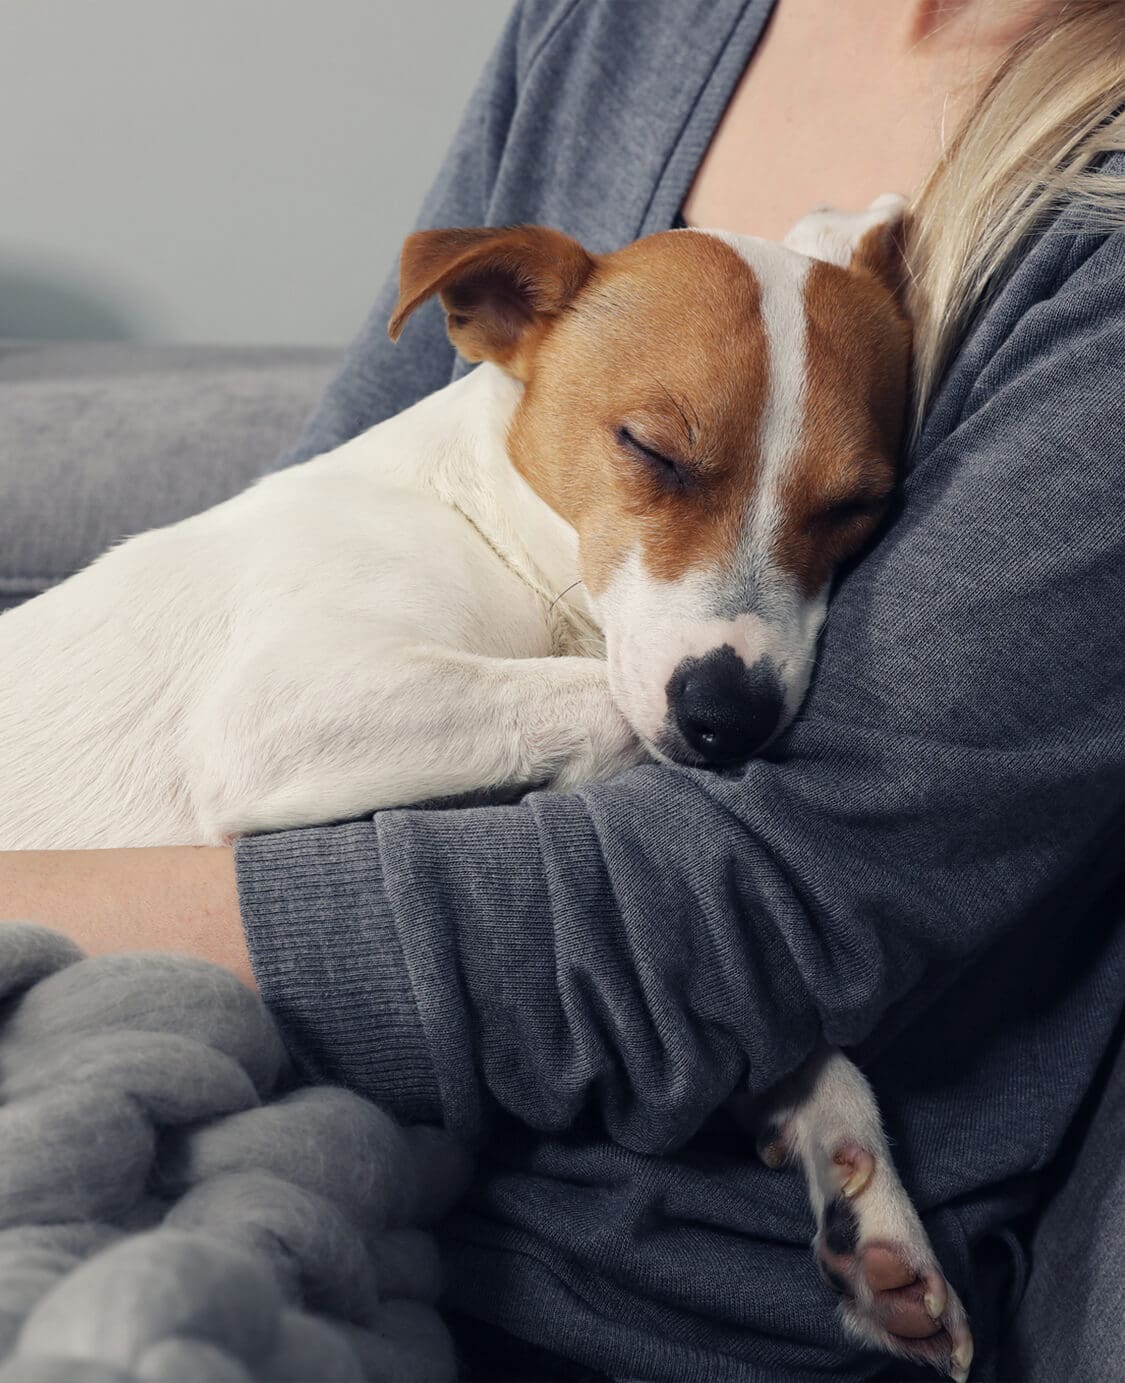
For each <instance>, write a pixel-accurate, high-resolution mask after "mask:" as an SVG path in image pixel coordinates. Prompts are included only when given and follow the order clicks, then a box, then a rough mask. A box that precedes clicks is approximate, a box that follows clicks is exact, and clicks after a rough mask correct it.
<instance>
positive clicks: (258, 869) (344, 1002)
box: [235, 822, 440, 1122]
mask: <svg viewBox="0 0 1125 1383" xmlns="http://www.w3.org/2000/svg"><path fill="white" fill-rule="evenodd" d="M235 866H236V871H237V877H238V895H239V902H240V905H241V908H242V921H243V925H244V926H245V928H246V939H247V942H248V945H249V948H250V961H251V964H252V965H253V967H254V974H255V976H256V978H257V981H258V986H259V988H260V990H261V993H262V998H263V1000H264V1001H265V1003H266V1005H267V1006H268V1007H269V1009H270V1011H271V1012H272V1014H273V1016H274V1018H275V1019H276V1020H277V1023H278V1026H279V1027H280V1028H281V1032H282V1036H283V1037H284V1039H285V1041H286V1044H287V1045H288V1047H289V1050H290V1051H291V1052H292V1054H293V1056H294V1058H295V1059H296V1060H297V1061H298V1063H299V1064H300V1065H301V1067H302V1068H303V1070H304V1071H305V1073H306V1074H308V1075H309V1076H311V1077H314V1078H316V1079H319V1080H329V1081H333V1082H337V1083H340V1084H343V1085H346V1086H349V1087H350V1088H351V1089H353V1090H357V1091H359V1092H360V1093H361V1094H363V1095H367V1096H369V1097H370V1098H371V1099H373V1100H375V1101H377V1102H378V1103H379V1104H381V1105H384V1106H385V1107H387V1108H388V1109H389V1110H390V1111H391V1112H393V1113H394V1114H396V1115H397V1116H398V1117H400V1118H402V1119H404V1120H408V1121H417V1120H425V1121H431V1122H435V1121H438V1120H439V1119H440V1102H439V1099H438V1087H437V1081H436V1078H435V1075H434V1067H433V1062H432V1061H431V1058H430V1052H429V1048H428V1045H427V1042H426V1036H425V1032H424V1029H423V1026H422V1021H421V1018H420V1016H419V1012H418V1004H417V1002H416V1000H415V996H414V992H413V988H412V986H411V982H410V976H409V973H408V972H407V968H406V963H405V960H404V957H403V953H402V946H401V944H400V942H399V938H398V933H397V930H396V928H395V921H394V916H393V914H392V911H391V908H390V905H389V903H388V901H387V898H386V896H385V894H384V891H383V880H382V870H381V869H380V865H379V846H378V837H377V835H376V831H375V828H374V826H373V825H372V824H371V823H370V822H352V823H349V824H347V825H344V826H329V827H314V828H309V829H305V830H300V831H284V832H278V833H276V834H271V835H260V836H247V837H245V838H243V839H241V840H239V841H238V843H237V845H236V847H235Z"/></svg>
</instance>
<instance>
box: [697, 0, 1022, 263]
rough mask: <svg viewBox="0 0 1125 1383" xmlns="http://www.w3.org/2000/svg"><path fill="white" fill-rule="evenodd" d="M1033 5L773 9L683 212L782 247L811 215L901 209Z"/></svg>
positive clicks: (885, 1) (866, 0)
mask: <svg viewBox="0 0 1125 1383" xmlns="http://www.w3.org/2000/svg"><path fill="white" fill-rule="evenodd" d="M1042 7H1043V0H848V2H847V3H846V4H831V5H830V4H825V3H824V0H778V4H777V7H776V9H775V11H774V14H773V16H772V18H771V20H770V23H769V27H768V28H767V30H766V33H765V36H764V37H763V39H762V41H761V43H760V44H759V46H758V50H757V52H755V54H754V57H753V59H752V61H751V63H750V65H749V66H748V68H747V70H746V72H745V73H744V74H743V77H742V81H741V82H740V84H739V86H738V89H737V90H736V92H735V94H734V97H733V98H732V100H731V102H730V105H729V106H728V108H727V111H726V113H725V115H724V117H723V120H722V122H721V124H720V125H719V128H718V130H717V131H716V133H715V136H714V138H713V140H712V142H711V146H710V148H709V149H708V151H707V154H706V156H705V157H704V160H703V163H702V164H701V166H700V168H699V170H698V172H697V175H696V179H695V182H694V184H693V185H692V188H691V190H690V192H689V194H688V196H687V198H686V199H685V202H684V215H685V218H686V220H687V221H688V222H689V224H691V225H695V226H713V227H722V228H725V229H727V230H734V231H740V232H743V233H744V234H750V235H763V236H766V237H768V238H770V239H780V238H781V237H782V236H784V234H785V233H786V231H787V230H788V229H789V227H790V226H791V225H792V224H793V223H794V222H795V221H797V220H798V219H799V218H800V217H801V216H802V215H804V214H805V212H807V211H808V210H809V209H810V208H811V207H813V206H815V205H816V204H817V203H818V202H829V203H831V204H832V205H835V206H839V207H841V208H844V209H855V208H858V207H862V206H866V205H867V204H868V203H869V202H870V201H871V200H872V198H874V197H876V196H878V195H879V194H880V193H883V192H901V193H904V194H906V195H907V196H910V195H912V194H913V193H914V192H915V191H916V190H917V189H918V187H920V185H921V184H922V182H923V181H924V180H925V178H926V176H927V174H928V173H929V171H930V169H931V167H932V166H933V164H934V163H935V162H936V161H937V159H938V157H939V156H940V154H941V152H942V150H943V148H945V147H946V146H947V144H948V142H949V140H950V139H951V138H952V137H953V135H954V134H955V133H956V130H957V128H958V126H959V125H960V123H961V121H962V120H963V119H964V117H965V115H966V114H967V112H968V111H969V110H970V109H971V108H972V104H973V102H974V101H975V100H976V98H977V96H978V94H979V93H980V91H981V90H982V89H983V87H984V86H985V85H986V83H987V82H988V80H989V79H990V78H991V76H992V75H993V73H994V72H995V71H996V69H997V67H998V66H999V64H1000V63H1001V61H1002V60H1003V57H1004V55H1005V53H1006V52H1007V51H1008V49H1009V48H1010V46H1011V45H1012V44H1013V43H1014V42H1015V41H1016V40H1017V39H1018V38H1019V37H1020V35H1021V34H1022V33H1024V32H1025V31H1026V30H1027V29H1028V28H1029V27H1030V25H1031V24H1032V23H1033V22H1034V21H1035V19H1036V18H1037V17H1038V15H1039V14H1040V13H1041V12H1042Z"/></svg>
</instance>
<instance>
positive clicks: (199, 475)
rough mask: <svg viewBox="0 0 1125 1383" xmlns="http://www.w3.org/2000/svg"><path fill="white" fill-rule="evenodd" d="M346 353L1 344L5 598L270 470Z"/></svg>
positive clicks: (10, 600) (0, 584)
mask: <svg viewBox="0 0 1125 1383" xmlns="http://www.w3.org/2000/svg"><path fill="white" fill-rule="evenodd" d="M339 358H340V353H339V352H336V351H332V350H293V349H277V348H262V349H232V348H209V347H185V346H136V345H120V344H117V343H112V344H111V343H105V344H102V343H95V344H85V343H71V342H14V341H0V609H3V608H4V607H5V606H6V605H14V604H16V603H18V602H19V601H20V600H21V599H25V598H26V597H28V596H30V595H34V594H36V593H37V592H38V591H40V590H43V589H45V588H46V587H47V586H48V585H50V584H52V583H53V582H55V581H58V580H60V579H61V578H62V577H64V576H68V575H70V573H71V572H74V571H76V570H77V569H78V568H79V567H82V566H85V564H86V563H87V562H89V561H90V560H92V559H93V558H94V557H96V556H97V555H98V554H99V553H100V552H102V551H104V550H105V548H106V547H108V546H109V545H110V544H111V543H113V542H115V541H117V540H118V539H120V538H122V537H125V536H127V535H128V534H131V533H136V532H140V531H142V530H144V529H146V528H152V527H155V526H156V525H158V524H163V523H170V522H173V521H174V520H176V519H181V518H186V517H187V516H188V515H189V514H193V513H198V512H199V511H200V510H201V509H205V508H207V507H208V506H210V505H212V504H216V503H218V502H219V501H220V500H222V499H226V498H228V497H229V496H230V495H232V494H235V493H236V492H237V491H238V490H240V489H243V488H244V487H245V486H246V485H247V484H248V483H249V482H250V481H251V480H253V479H254V478H255V477H257V476H259V475H261V474H263V473H264V472H266V471H268V470H270V469H271V467H272V466H273V464H274V460H275V458H276V457H277V455H278V453H279V452H280V451H281V450H282V449H283V448H284V447H285V446H287V445H289V444H291V443H292V441H293V439H294V438H295V437H296V435H297V433H298V432H299V430H300V427H301V423H302V421H303V419H304V417H305V415H306V414H307V413H308V412H309V411H310V409H311V408H312V407H313V405H314V403H315V402H316V400H317V398H318V397H319V395H320V393H321V391H322V389H323V388H324V386H325V384H326V383H327V381H328V379H329V378H330V377H331V375H332V373H333V371H334V369H335V368H336V365H337V363H338V361H339Z"/></svg>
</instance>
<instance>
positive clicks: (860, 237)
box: [784, 193, 910, 307]
mask: <svg viewBox="0 0 1125 1383" xmlns="http://www.w3.org/2000/svg"><path fill="white" fill-rule="evenodd" d="M909 214H910V213H909V210H908V208H907V203H906V198H905V197H899V196H897V195H895V194H894V193H886V194H884V195H883V196H882V197H876V198H875V200H874V201H873V202H872V203H871V205H870V206H869V207H868V208H867V209H866V210H865V211H852V212H848V211H836V210H835V209H834V208H832V207H830V206H819V207H816V208H815V209H814V210H813V211H810V212H809V214H808V215H807V216H802V217H801V219H800V220H799V221H798V222H797V224H796V225H795V226H794V227H793V229H792V230H791V231H790V232H789V234H788V235H787V236H786V237H785V241H784V243H785V244H786V245H788V247H789V248H790V249H791V250H797V251H798V252H799V253H800V254H805V255H808V256H809V257H810V258H811V259H822V260H824V261H825V262H826V263H828V264H836V265H838V266H839V267H840V268H841V269H851V270H853V271H854V272H857V273H865V274H870V275H871V276H872V277H873V278H876V279H878V280H879V282H880V283H881V284H882V285H883V286H884V288H888V289H889V290H890V291H891V292H892V293H893V294H894V296H895V298H896V299H897V300H898V302H899V305H900V307H901V306H904V305H905V288H906V282H907V267H906V258H905V249H904V247H905V244H906V238H907V234H908V231H909Z"/></svg>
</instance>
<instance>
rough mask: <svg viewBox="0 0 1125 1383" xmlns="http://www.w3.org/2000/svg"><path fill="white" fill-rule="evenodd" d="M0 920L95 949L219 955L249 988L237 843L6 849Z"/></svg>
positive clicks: (0, 874) (0, 870)
mask: <svg viewBox="0 0 1125 1383" xmlns="http://www.w3.org/2000/svg"><path fill="white" fill-rule="evenodd" d="M0 918H2V919H5V920H8V921H13V922H16V921H18V922H39V923H42V924H43V925H44V926H47V927H53V928H54V929H55V930H56V931H60V932H64V933H65V934H66V935H67V936H69V937H72V938H73V940H74V941H76V942H77V943H78V945H79V946H81V947H82V949H83V950H84V951H86V952H87V953H88V954H90V955H104V954H105V953H107V952H110V951H177V952H181V953H186V954H188V955H193V956H201V957H202V958H203V959H204V960H209V961H213V962H214V963H215V964H216V965H221V966H223V967H224V968H225V969H227V970H230V971H232V972H233V973H234V974H235V975H237V976H238V978H239V979H240V980H242V982H243V983H244V984H247V985H249V986H250V987H251V988H252V989H256V988H257V986H256V985H255V983H254V975H253V971H252V970H251V969H250V956H249V953H248V951H247V948H246V939H245V936H244V934H243V929H242V919H241V916H240V913H239V908H238V890H237V887H236V885H235V874H234V851H233V850H229V849H225V848H214V849H212V848H201V847H196V846H171V847H167V848H159V849H151V850H26V851H12V852H0Z"/></svg>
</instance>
